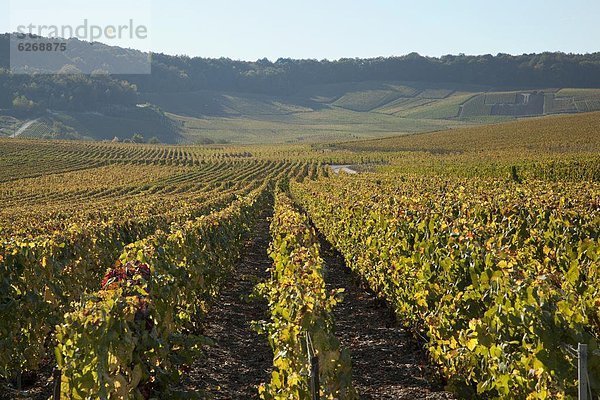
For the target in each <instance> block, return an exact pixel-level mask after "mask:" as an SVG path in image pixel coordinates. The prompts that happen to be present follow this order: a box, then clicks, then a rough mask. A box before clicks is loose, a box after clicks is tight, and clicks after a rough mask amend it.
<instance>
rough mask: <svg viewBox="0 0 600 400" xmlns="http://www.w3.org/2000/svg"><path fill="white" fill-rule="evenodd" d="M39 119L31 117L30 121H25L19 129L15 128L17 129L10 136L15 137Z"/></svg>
mask: <svg viewBox="0 0 600 400" xmlns="http://www.w3.org/2000/svg"><path fill="white" fill-rule="evenodd" d="M39 120H40V119H39V118H37V119H33V120H31V121H27V122H25V123H24V124H23V125H22V126H21V127H20V128H19V129H17V131H16V132H15V133H13V134H12V135H10V137H11V138H16V137H18V136H19V135H20V134H21V133H23V132H25V131H26V130H27V128H29V127H30V126H31V125H33V124H35V123H36V122H38V121H39Z"/></svg>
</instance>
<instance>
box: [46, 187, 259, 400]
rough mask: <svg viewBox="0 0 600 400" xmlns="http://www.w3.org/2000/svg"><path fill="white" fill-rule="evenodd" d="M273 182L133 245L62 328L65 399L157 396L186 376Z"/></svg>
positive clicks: (60, 358) (60, 354) (59, 351)
mask: <svg viewBox="0 0 600 400" xmlns="http://www.w3.org/2000/svg"><path fill="white" fill-rule="evenodd" d="M268 200H269V191H268V187H267V184H264V185H263V186H262V187H260V188H259V189H257V190H255V191H254V192H252V193H251V194H249V195H248V196H246V197H245V198H242V199H239V200H236V201H234V202H233V203H232V204H231V205H230V206H229V207H227V208H225V209H224V210H222V211H218V212H215V213H213V214H211V215H208V216H202V217H199V218H197V219H194V220H190V221H187V222H186V223H183V224H181V225H177V224H176V225H173V226H172V227H171V230H170V232H162V231H157V232H156V233H155V234H153V235H151V236H149V237H148V238H145V239H143V240H141V241H138V242H136V243H132V244H130V245H129V246H127V248H126V249H125V251H124V253H123V254H122V255H121V258H120V262H118V263H117V264H116V265H115V267H113V268H112V269H111V270H109V272H108V273H107V275H106V276H105V278H104V282H103V285H102V290H100V291H99V292H97V293H94V294H91V295H87V296H84V298H83V299H82V300H81V303H80V304H79V306H78V307H77V308H76V309H75V310H74V311H73V312H71V313H69V314H67V315H66V316H65V320H64V322H63V323H62V324H60V326H59V327H58V331H57V335H56V337H57V340H58V347H57V350H56V354H57V361H58V365H59V367H60V368H61V370H62V385H61V390H62V395H63V396H64V398H89V397H90V396H94V397H97V398H136V399H138V398H149V397H150V395H151V394H152V393H153V392H154V391H157V390H160V391H162V392H164V391H165V389H166V385H168V383H170V382H172V380H173V379H174V378H177V376H178V368H177V366H178V365H177V364H178V360H179V361H182V360H185V359H186V358H185V357H184V355H185V352H186V350H189V349H190V348H191V349H192V350H193V349H194V348H196V349H197V347H198V346H199V345H200V344H201V342H202V339H201V338H199V337H195V336H193V335H184V334H182V333H183V332H184V331H188V332H189V331H193V330H194V324H195V323H197V322H198V319H197V318H198V316H199V315H201V314H202V311H203V310H204V309H205V307H204V305H205V304H206V302H207V301H208V300H210V299H211V298H212V297H213V296H214V295H216V293H217V292H218V290H219V287H220V286H221V285H222V284H223V282H224V280H225V278H226V277H227V276H228V275H229V274H230V273H231V272H232V269H233V266H234V262H235V261H236V260H237V258H238V256H239V254H240V251H241V249H242V244H243V239H244V233H245V232H248V231H249V229H250V227H251V225H252V224H253V221H254V219H255V218H256V216H257V215H260V213H261V210H263V209H264V208H265V207H266V206H267V202H268Z"/></svg>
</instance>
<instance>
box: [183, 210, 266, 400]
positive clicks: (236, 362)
mask: <svg viewBox="0 0 600 400" xmlns="http://www.w3.org/2000/svg"><path fill="white" fill-rule="evenodd" d="M268 245H269V222H268V221H267V220H266V219H263V220H261V221H260V222H259V223H258V226H256V227H255V228H254V229H253V231H252V239H251V241H250V242H249V243H248V245H247V247H246V252H245V254H244V256H243V258H242V260H241V261H240V262H239V263H238V266H237V270H236V271H235V272H234V276H233V277H232V279H231V281H230V282H229V284H228V285H227V286H226V287H224V288H223V291H222V293H221V297H220V298H219V300H218V301H217V302H216V303H215V305H214V307H213V308H212V309H211V311H210V313H209V316H208V320H207V321H206V330H205V331H204V332H203V334H204V335H205V336H208V337H209V338H211V339H213V340H214V341H215V342H216V346H214V347H210V348H207V349H206V356H207V357H206V358H205V359H201V360H198V361H196V363H194V365H193V366H192V369H191V371H190V374H189V375H188V378H187V380H186V382H184V384H185V386H186V389H188V390H193V391H205V392H206V393H207V394H208V395H209V397H210V398H213V399H228V400H229V399H254V398H258V391H257V386H258V384H259V383H262V382H267V381H268V380H269V379H270V377H269V374H270V371H271V365H272V362H273V353H272V352H271V348H270V347H269V343H268V340H267V338H265V337H261V336H259V335H258V334H256V333H255V332H254V330H253V329H252V327H251V326H250V323H251V321H253V320H255V321H256V320H261V319H266V318H267V315H268V309H267V304H266V303H264V302H260V301H258V300H254V299H253V300H248V296H249V295H250V294H251V293H252V290H253V288H254V286H255V285H256V283H257V282H258V281H259V280H264V279H266V278H267V277H268V274H267V272H266V270H267V268H268V267H269V266H270V265H271V259H270V258H269V257H268V256H267V248H268Z"/></svg>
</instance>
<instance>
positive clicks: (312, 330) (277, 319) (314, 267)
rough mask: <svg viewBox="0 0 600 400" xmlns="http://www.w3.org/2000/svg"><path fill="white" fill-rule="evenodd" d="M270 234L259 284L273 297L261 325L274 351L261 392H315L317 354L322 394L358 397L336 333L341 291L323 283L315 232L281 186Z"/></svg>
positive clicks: (281, 395) (276, 395) (277, 395)
mask: <svg viewBox="0 0 600 400" xmlns="http://www.w3.org/2000/svg"><path fill="white" fill-rule="evenodd" d="M271 235H272V237H273V241H272V243H271V247H270V256H271V258H272V259H273V266H272V267H271V268H270V275H271V278H270V280H268V281H267V282H266V283H262V284H260V285H259V286H258V290H259V292H260V293H262V294H263V295H264V296H265V297H266V298H267V299H268V301H269V309H270V312H271V320H270V321H269V322H266V323H264V324H262V326H261V327H260V329H261V331H263V332H265V333H266V334H267V335H268V337H269V342H270V344H271V347H272V348H273V354H275V357H274V360H273V366H274V371H273V372H272V375H271V381H270V382H269V383H267V384H263V385H262V386H260V388H259V393H260V397H261V398H262V399H308V398H311V394H310V393H311V392H310V376H309V375H310V373H311V358H312V357H313V356H314V357H318V358H319V372H318V373H319V377H320V392H321V393H320V397H319V398H322V399H355V398H358V397H357V394H356V392H355V391H354V389H353V388H352V370H351V363H350V355H349V353H348V352H347V351H345V350H342V349H341V348H340V343H339V341H338V340H337V338H336V337H335V336H334V333H333V319H332V310H333V308H334V307H335V305H336V304H337V303H338V301H339V299H338V296H339V294H340V292H339V291H338V292H329V291H328V290H327V289H326V288H325V281H324V279H323V269H324V264H323V260H322V259H321V257H320V255H319V243H318V240H317V238H316V234H315V232H314V230H313V228H312V227H310V225H309V224H308V219H307V218H306V216H305V215H304V214H301V213H300V212H298V211H297V210H296V209H295V207H294V206H293V203H292V201H291V200H290V199H289V197H287V195H285V194H284V193H283V192H280V193H278V194H277V195H276V199H275V210H274V216H273V221H272V223H271Z"/></svg>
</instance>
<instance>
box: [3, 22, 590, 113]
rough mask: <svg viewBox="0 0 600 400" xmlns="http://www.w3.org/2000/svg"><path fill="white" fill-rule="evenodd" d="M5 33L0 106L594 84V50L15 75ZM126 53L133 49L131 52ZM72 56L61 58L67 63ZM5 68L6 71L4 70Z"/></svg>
mask: <svg viewBox="0 0 600 400" xmlns="http://www.w3.org/2000/svg"><path fill="white" fill-rule="evenodd" d="M8 44H9V36H8V35H7V34H5V35H0V49H2V51H1V52H0V89H1V90H0V108H15V109H20V110H25V111H32V110H35V109H38V108H39V109H45V108H52V109H57V110H90V109H98V108H102V107H105V106H106V105H109V104H111V105H131V104H132V103H134V102H135V100H136V92H137V91H140V92H184V91H195V90H203V89H210V90H224V91H240V92H251V93H263V94H272V95H290V94H293V93H295V92H297V91H298V90H301V89H302V88H304V87H306V86H309V85H322V84H331V83H341V82H362V81H422V82H432V83H441V82H452V83H459V84H469V85H484V86H489V87H495V88H503V89H510V88H521V89H522V88H552V87H600V53H593V54H585V55H579V54H564V53H542V54H526V55H520V56H512V55H508V54H498V55H496V56H492V55H481V56H467V55H458V56H453V55H448V56H443V57H441V58H433V57H423V56H420V55H419V54H416V53H411V54H408V55H405V56H401V57H387V58H384V57H380V58H373V59H358V58H355V59H340V60H336V61H329V60H321V61H318V60H292V59H278V60H277V61H274V62H273V61H269V60H267V59H262V60H257V61H254V62H247V61H236V60H231V59H227V58H221V59H207V58H199V57H196V58H191V57H187V56H169V55H165V54H154V55H153V59H152V74H151V75H131V76H112V77H107V76H91V77H90V76H78V75H60V76H57V75H38V76H33V77H32V76H14V75H11V74H9V73H8V72H7V70H8V66H9V54H8V53H9V51H8V49H9V48H8ZM69 46H82V48H85V49H86V50H85V51H87V52H93V53H94V54H93V55H91V57H93V58H95V59H97V57H99V54H98V53H100V55H101V56H102V57H104V56H107V57H110V56H111V54H118V55H119V57H123V54H128V53H127V52H126V51H124V50H123V49H119V48H114V47H108V46H104V45H94V46H89V45H87V44H85V47H84V42H80V41H78V40H70V41H69ZM129 54H131V52H130V53H129ZM70 61H71V60H68V59H65V65H69V62H70ZM3 69H4V70H3Z"/></svg>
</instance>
